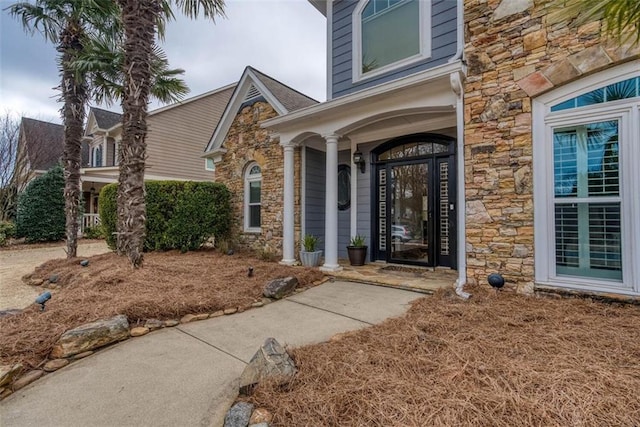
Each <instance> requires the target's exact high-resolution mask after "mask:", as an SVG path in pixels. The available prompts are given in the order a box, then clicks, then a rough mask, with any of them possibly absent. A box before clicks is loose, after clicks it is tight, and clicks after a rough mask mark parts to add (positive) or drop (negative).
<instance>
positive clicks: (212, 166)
mask: <svg viewBox="0 0 640 427" xmlns="http://www.w3.org/2000/svg"><path fill="white" fill-rule="evenodd" d="M209 162H211V167H209ZM204 169H205V170H208V171H211V172H215V170H216V163H215V162H214V161H213V159H212V158H211V157H207V158H206V159H204Z"/></svg>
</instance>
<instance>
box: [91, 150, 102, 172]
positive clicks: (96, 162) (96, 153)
mask: <svg viewBox="0 0 640 427" xmlns="http://www.w3.org/2000/svg"><path fill="white" fill-rule="evenodd" d="M92 154H93V156H92V162H91V166H93V167H100V166H102V145H98V146H96V147H94V148H93V153H92Z"/></svg>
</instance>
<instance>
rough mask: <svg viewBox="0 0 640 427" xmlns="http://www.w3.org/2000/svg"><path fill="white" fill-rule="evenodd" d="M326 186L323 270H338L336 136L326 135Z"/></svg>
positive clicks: (321, 268)
mask: <svg viewBox="0 0 640 427" xmlns="http://www.w3.org/2000/svg"><path fill="white" fill-rule="evenodd" d="M324 139H325V140H326V142H327V158H326V168H327V169H326V184H327V185H326V188H325V207H324V265H323V266H322V267H320V270H323V271H337V270H340V269H341V268H342V267H340V264H338V136H337V135H327V136H325V137H324Z"/></svg>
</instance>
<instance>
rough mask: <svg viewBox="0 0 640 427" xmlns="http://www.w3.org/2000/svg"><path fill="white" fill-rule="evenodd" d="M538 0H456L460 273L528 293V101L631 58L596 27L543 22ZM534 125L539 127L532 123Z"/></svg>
mask: <svg viewBox="0 0 640 427" xmlns="http://www.w3.org/2000/svg"><path fill="white" fill-rule="evenodd" d="M546 3H547V2H546V1H544V0H535V2H534V0H502V1H500V0H466V1H465V31H466V36H465V37H466V46H465V55H466V58H467V65H468V77H467V81H466V87H465V153H464V156H465V184H466V200H467V202H466V209H467V230H466V234H467V239H466V246H467V275H468V279H469V280H468V281H469V283H486V278H487V275H488V274H489V273H492V272H500V273H502V274H503V275H504V276H505V279H506V280H507V283H508V284H510V285H513V286H514V287H516V288H517V289H518V290H519V291H525V292H530V291H532V290H533V281H534V258H533V244H534V242H533V177H532V170H533V163H532V156H533V144H532V131H531V129H532V114H531V101H532V97H535V96H537V95H540V94H542V93H544V92H547V91H549V90H551V89H553V88H556V87H559V86H561V85H564V84H566V83H568V82H570V81H573V80H576V79H578V78H580V77H581V76H583V75H586V74H590V73H593V72H597V71H601V70H603V69H606V68H608V67H611V66H614V65H617V64H619V63H622V62H625V61H628V60H631V59H635V58H637V57H638V54H639V53H640V50H639V49H638V48H632V47H630V46H622V47H620V46H615V45H614V44H611V43H604V42H603V41H602V40H601V38H600V35H599V31H600V24H599V23H598V22H596V23H590V24H586V25H584V26H582V27H580V28H577V29H575V28H571V27H568V25H567V23H566V22H565V23H553V24H551V23H549V22H548V19H547V13H548V10H547V9H546V8H545V4H546ZM535 125H542V124H535Z"/></svg>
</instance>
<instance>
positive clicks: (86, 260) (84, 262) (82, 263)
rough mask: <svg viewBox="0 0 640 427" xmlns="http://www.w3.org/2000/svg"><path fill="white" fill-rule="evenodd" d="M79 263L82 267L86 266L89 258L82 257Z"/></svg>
mask: <svg viewBox="0 0 640 427" xmlns="http://www.w3.org/2000/svg"><path fill="white" fill-rule="evenodd" d="M80 265H81V266H83V267H86V266H88V265H89V260H88V259H83V260H82V261H80Z"/></svg>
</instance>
